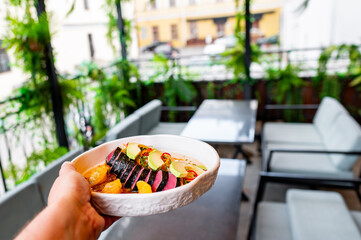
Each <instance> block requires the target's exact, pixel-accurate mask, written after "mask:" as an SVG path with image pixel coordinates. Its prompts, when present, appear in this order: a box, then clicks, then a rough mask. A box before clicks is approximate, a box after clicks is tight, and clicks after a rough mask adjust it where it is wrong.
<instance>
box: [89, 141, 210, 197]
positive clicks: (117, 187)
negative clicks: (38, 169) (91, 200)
mask: <svg viewBox="0 0 361 240" xmlns="http://www.w3.org/2000/svg"><path fill="white" fill-rule="evenodd" d="M205 171H207V168H206V167H205V166H204V165H203V164H202V163H200V162H198V161H196V160H194V159H193V160H192V159H188V158H184V157H183V158H179V157H177V154H170V153H167V152H162V151H159V150H157V149H155V148H153V147H151V146H146V145H143V144H139V143H134V142H129V143H127V144H126V145H125V146H123V147H117V148H116V149H114V150H113V151H112V152H111V153H109V154H108V156H107V157H106V159H105V162H104V164H102V165H98V166H96V167H94V168H93V169H91V170H90V171H88V172H87V173H86V174H85V175H84V176H85V178H86V179H87V180H88V182H89V184H90V186H91V189H92V191H95V192H102V193H153V192H160V191H165V190H169V189H173V188H176V187H179V186H182V185H185V184H188V183H190V182H192V181H193V180H194V179H196V178H197V177H198V176H199V175H201V174H202V173H204V172H205Z"/></svg>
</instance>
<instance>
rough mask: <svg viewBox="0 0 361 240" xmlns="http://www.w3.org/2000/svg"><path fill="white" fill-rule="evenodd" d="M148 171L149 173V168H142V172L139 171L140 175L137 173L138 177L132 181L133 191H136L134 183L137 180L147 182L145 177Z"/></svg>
mask: <svg viewBox="0 0 361 240" xmlns="http://www.w3.org/2000/svg"><path fill="white" fill-rule="evenodd" d="M149 173H150V170H149V169H145V168H143V170H142V172H141V173H140V175H139V178H138V179H137V180H135V182H134V183H133V184H134V186H132V189H133V191H136V192H137V191H138V187H137V185H136V183H137V182H138V181H145V182H147V181H146V180H145V179H146V178H147V177H148V175H149Z"/></svg>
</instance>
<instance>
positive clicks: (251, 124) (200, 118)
mask: <svg viewBox="0 0 361 240" xmlns="http://www.w3.org/2000/svg"><path fill="white" fill-rule="evenodd" d="M257 107H258V101H257V100H218V99H217V100H215V99H207V100H204V101H203V102H202V104H201V105H200V106H199V108H198V109H197V111H196V112H195V114H194V115H193V117H192V118H191V119H190V120H189V122H188V123H187V125H186V127H185V128H184V129H183V131H182V133H181V136H185V137H190V138H195V139H198V140H202V141H204V142H207V143H211V144H216V145H218V144H230V145H234V147H235V148H236V151H235V153H234V155H233V158H236V157H237V155H238V153H242V155H243V156H244V158H245V159H246V161H247V163H251V161H250V160H249V157H248V155H247V154H246V153H245V152H244V151H243V149H242V144H244V143H253V141H254V138H255V125H256V117H257Z"/></svg>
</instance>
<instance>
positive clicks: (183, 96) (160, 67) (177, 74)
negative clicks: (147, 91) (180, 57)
mask: <svg viewBox="0 0 361 240" xmlns="http://www.w3.org/2000/svg"><path fill="white" fill-rule="evenodd" d="M152 61H153V62H154V64H155V69H156V72H155V74H154V75H153V76H152V77H151V78H150V79H149V80H148V84H151V83H153V82H154V81H163V86H164V94H163V102H164V103H165V104H166V105H167V106H177V104H178V103H179V102H180V101H182V102H185V103H190V102H191V101H192V100H194V98H195V97H196V90H195V88H194V86H193V85H192V84H191V82H190V80H191V79H192V77H194V74H191V73H190V72H188V70H187V69H186V68H184V67H182V68H181V66H180V65H179V64H177V62H176V60H173V59H171V60H169V59H167V58H166V57H165V56H164V55H159V54H155V55H154V57H153V60H152ZM169 119H170V120H171V121H174V120H175V113H174V112H172V111H171V112H170V113H169Z"/></svg>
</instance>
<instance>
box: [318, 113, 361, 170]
mask: <svg viewBox="0 0 361 240" xmlns="http://www.w3.org/2000/svg"><path fill="white" fill-rule="evenodd" d="M334 125H335V126H336V127H334V128H332V129H331V130H330V132H329V137H328V138H327V139H325V140H324V143H325V146H326V148H327V149H328V150H330V151H361V128H360V125H359V124H358V123H357V122H356V121H355V120H354V119H353V118H352V117H351V116H349V115H340V116H338V117H337V119H336V121H335V123H334ZM358 157H359V156H357V155H344V154H332V155H330V158H331V160H332V162H333V164H335V166H336V167H338V168H339V169H341V170H346V171H347V170H350V169H351V168H352V166H353V165H354V164H355V162H356V161H357V159H358Z"/></svg>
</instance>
